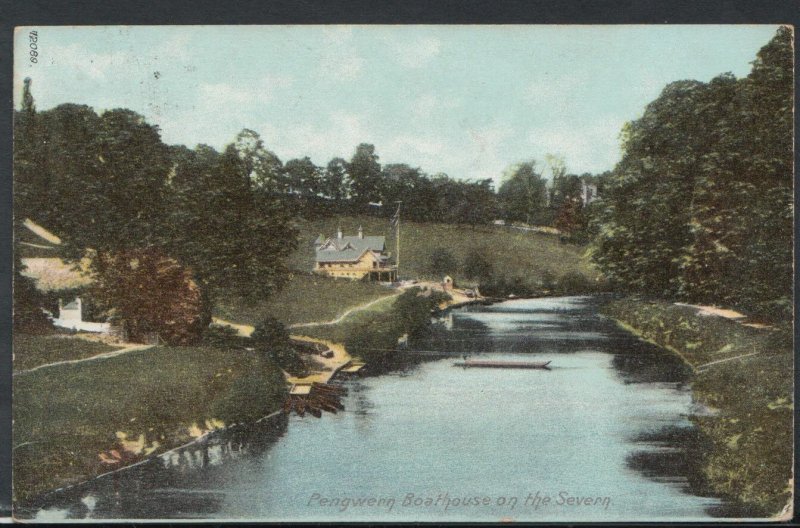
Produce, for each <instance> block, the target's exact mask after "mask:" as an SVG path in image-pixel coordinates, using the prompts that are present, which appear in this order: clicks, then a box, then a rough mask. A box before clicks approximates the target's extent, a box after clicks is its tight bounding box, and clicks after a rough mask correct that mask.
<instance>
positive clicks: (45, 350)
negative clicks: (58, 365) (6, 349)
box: [13, 334, 120, 371]
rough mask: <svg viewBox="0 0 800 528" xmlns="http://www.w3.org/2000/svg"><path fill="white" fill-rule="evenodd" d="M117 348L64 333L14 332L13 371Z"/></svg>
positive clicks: (94, 354)
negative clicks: (33, 333)
mask: <svg viewBox="0 0 800 528" xmlns="http://www.w3.org/2000/svg"><path fill="white" fill-rule="evenodd" d="M119 348H120V347H116V346H111V345H107V344H105V343H98V342H92V341H87V340H85V339H80V338H77V337H72V336H69V335H64V334H51V335H29V334H14V338H13V349H14V371H21V370H28V369H32V368H35V367H39V366H41V365H46V364H49V363H55V362H57V361H72V360H76V359H85V358H89V357H92V356H96V355H98V354H104V353H106V352H112V351H114V350H119Z"/></svg>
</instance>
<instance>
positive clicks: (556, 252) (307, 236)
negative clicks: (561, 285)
mask: <svg viewBox="0 0 800 528" xmlns="http://www.w3.org/2000/svg"><path fill="white" fill-rule="evenodd" d="M339 226H341V228H342V230H343V231H344V234H345V235H354V234H356V233H357V230H358V227H359V226H362V227H363V228H364V234H365V235H384V236H386V237H387V240H386V242H387V246H388V247H387V250H389V251H391V252H392V253H393V254H394V253H395V250H396V245H395V236H394V229H393V228H392V227H391V226H390V225H389V221H388V220H387V219H383V218H375V217H371V216H360V217H352V216H343V217H332V218H324V219H319V220H315V221H305V222H301V223H300V224H299V225H298V227H299V228H300V246H299V248H298V249H297V251H295V252H294V254H293V255H292V256H291V257H290V265H291V266H292V267H293V268H295V269H299V270H304V271H310V270H311V268H312V267H313V264H314V244H313V242H314V240H315V239H316V238H317V237H318V236H319V235H320V234H323V235H325V236H336V229H337V227H339ZM400 238H401V240H400V244H401V246H400V278H401V279H433V280H441V278H442V277H439V276H433V275H431V274H430V272H429V271H428V270H427V268H428V262H429V256H430V254H431V252H432V251H434V250H436V249H446V250H448V251H450V252H451V253H452V254H453V256H455V258H456V260H457V261H458V262H459V263H463V261H464V257H466V255H467V254H469V253H470V252H474V251H476V252H480V253H482V254H483V255H485V256H486V257H487V258H488V259H489V260H490V261H491V262H492V265H493V268H494V270H495V272H496V273H498V274H502V275H505V276H507V277H521V278H523V279H525V280H526V281H533V282H537V281H541V280H542V279H543V278H545V277H547V276H550V277H554V278H556V279H557V278H559V277H562V276H564V275H567V274H571V273H578V274H582V275H584V276H586V277H587V278H590V279H591V280H594V279H597V278H598V277H599V273H598V272H597V271H596V270H595V269H594V268H593V267H592V266H591V265H590V263H589V260H588V257H587V256H586V255H585V253H586V251H585V248H584V247H583V246H576V245H574V244H563V243H561V242H559V240H558V237H555V236H553V235H547V234H542V233H527V232H521V231H515V230H513V229H511V228H510V227H505V226H478V227H476V228H474V229H473V228H471V227H469V226H462V225H452V224H429V223H424V224H423V223H417V222H405V221H404V222H402V224H401V234H400ZM461 267H462V266H460V265H459V266H458V267H457V268H456V269H454V270H452V271H450V272H448V273H449V274H450V275H451V276H453V278H454V279H456V281H459V282H462V283H469V282H470V281H468V280H467V279H466V277H464V275H463V272H462V270H461V269H460V268H461Z"/></svg>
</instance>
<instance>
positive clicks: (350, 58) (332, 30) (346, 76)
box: [319, 26, 365, 81]
mask: <svg viewBox="0 0 800 528" xmlns="http://www.w3.org/2000/svg"><path fill="white" fill-rule="evenodd" d="M323 35H324V42H325V47H324V50H323V51H322V53H321V55H320V60H319V74H320V75H321V76H322V77H324V78H325V79H326V80H334V81H336V80H338V81H353V80H355V79H357V78H358V77H359V76H360V75H361V72H362V70H363V69H364V64H365V61H364V58H363V57H362V56H361V54H360V53H359V52H358V50H357V49H356V47H355V45H354V44H353V28H352V27H348V26H331V27H326V28H325V29H324V30H323Z"/></svg>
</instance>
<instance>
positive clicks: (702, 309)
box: [675, 303, 773, 330]
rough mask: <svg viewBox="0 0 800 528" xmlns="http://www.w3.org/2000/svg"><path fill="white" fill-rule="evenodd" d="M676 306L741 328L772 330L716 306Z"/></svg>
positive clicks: (681, 304) (770, 327)
mask: <svg viewBox="0 0 800 528" xmlns="http://www.w3.org/2000/svg"><path fill="white" fill-rule="evenodd" d="M675 305H676V306H688V307H689V308H694V309H695V310H697V313H698V314H699V315H705V316H709V315H714V316H717V317H723V318H725V319H729V320H731V321H736V322H737V323H739V324H740V325H742V326H749V327H752V328H763V329H767V330H770V329H773V327H772V326H771V325H768V324H764V323H755V322H751V321H750V320H749V319H748V317H747V316H746V315H745V314H743V313H740V312H737V311H736V310H729V309H727V308H719V307H717V306H705V305H701V304H687V303H675Z"/></svg>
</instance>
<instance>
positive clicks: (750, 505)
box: [603, 298, 794, 516]
mask: <svg viewBox="0 0 800 528" xmlns="http://www.w3.org/2000/svg"><path fill="white" fill-rule="evenodd" d="M603 311H604V312H605V313H606V314H607V315H609V316H610V317H612V318H614V319H616V320H617V321H619V322H621V323H622V324H623V325H624V326H625V327H626V328H628V329H630V330H631V331H633V332H634V333H636V334H638V335H640V336H642V337H643V338H644V339H647V340H649V341H651V342H653V343H655V344H657V345H659V346H662V347H664V348H668V349H670V350H672V351H673V352H675V353H676V354H678V355H680V356H681V357H682V358H683V359H684V360H685V361H686V362H687V363H689V364H690V365H691V366H692V367H693V368H694V371H695V372H694V375H693V377H692V393H693V395H694V397H695V399H697V400H698V401H699V402H701V403H703V404H704V405H707V406H709V407H711V408H712V409H715V410H716V412H715V413H712V414H710V415H698V416H692V421H693V422H694V423H695V424H696V425H697V426H698V428H699V429H700V431H701V432H702V433H703V434H704V435H705V436H706V437H707V438H708V439H709V441H710V443H711V445H712V446H713V447H712V448H711V450H710V452H709V453H707V455H706V457H705V459H704V460H703V461H702V465H703V471H704V474H705V478H706V479H707V481H708V484H709V486H710V487H711V489H713V490H714V491H715V492H716V493H718V494H721V495H723V496H724V497H726V498H728V499H730V500H732V501H735V503H737V504H738V505H740V506H741V507H742V508H743V511H744V512H745V514H746V515H745V516H770V515H775V514H777V513H778V512H779V511H780V510H781V508H783V506H784V505H786V503H787V501H788V500H789V499H790V497H791V492H790V488H789V479H790V478H791V476H792V452H793V450H792V446H793V434H792V431H793V429H792V415H793V409H794V405H793V403H792V394H793V385H792V383H793V378H794V354H793V349H792V328H791V325H788V326H786V327H779V328H773V329H764V328H752V327H747V326H743V325H742V324H740V323H738V322H736V321H732V320H728V319H724V318H722V317H714V316H701V315H698V314H697V313H696V311H695V309H693V308H691V307H687V306H676V305H674V304H671V303H668V302H664V301H658V302H653V301H643V300H637V299H630V298H628V299H624V300H620V301H615V302H611V303H609V304H608V305H606V306H605V307H604V309H603ZM712 362H713V363H712Z"/></svg>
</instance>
